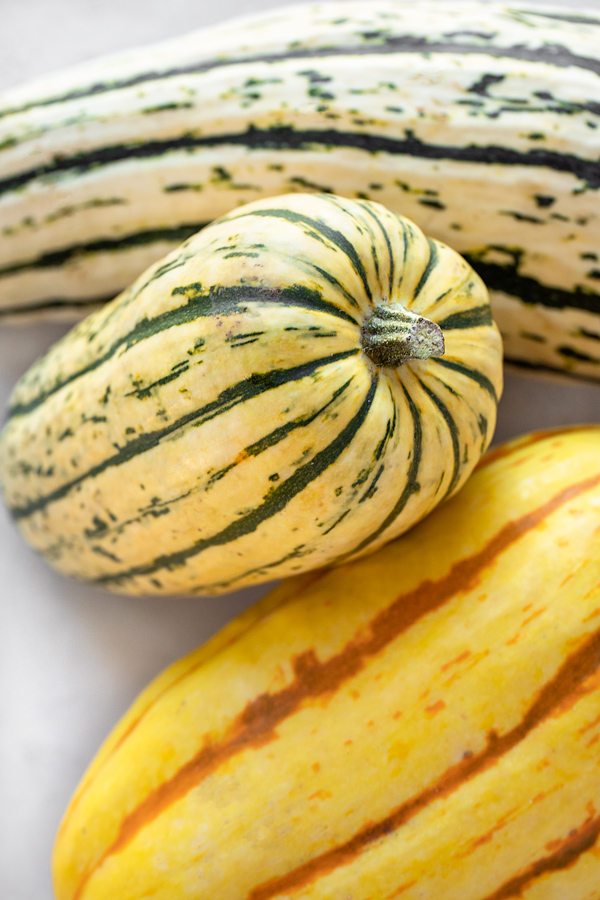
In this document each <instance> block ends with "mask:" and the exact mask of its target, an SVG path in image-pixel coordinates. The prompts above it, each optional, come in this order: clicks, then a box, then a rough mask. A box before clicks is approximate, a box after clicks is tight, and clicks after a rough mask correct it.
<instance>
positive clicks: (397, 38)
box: [0, 10, 600, 118]
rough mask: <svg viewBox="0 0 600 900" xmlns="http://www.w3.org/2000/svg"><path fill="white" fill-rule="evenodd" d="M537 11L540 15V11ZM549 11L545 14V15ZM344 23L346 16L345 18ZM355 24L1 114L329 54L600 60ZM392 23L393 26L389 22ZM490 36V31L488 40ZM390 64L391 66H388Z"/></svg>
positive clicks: (565, 62) (545, 48)
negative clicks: (279, 48) (328, 35)
mask: <svg viewBox="0 0 600 900" xmlns="http://www.w3.org/2000/svg"><path fill="white" fill-rule="evenodd" d="M527 12H528V14H529V15H532V14H534V13H535V11H534V10H528V11H527ZM535 14H536V15H544V13H542V12H537V13H535ZM546 15H548V13H546ZM562 18H563V20H564V21H565V22H568V21H570V19H571V18H572V17H568V16H566V15H565V16H562ZM346 21H348V20H346ZM350 21H351V20H350ZM574 21H575V22H578V21H582V22H583V17H581V16H578V17H577V18H576V19H574ZM584 24H590V25H594V24H598V23H597V21H596V20H595V19H592V18H587V17H586V18H585V22H584ZM356 26H357V27H359V26H360V28H361V30H362V29H364V30H363V31H362V37H363V38H364V39H365V43H364V44H361V45H359V46H356V45H351V46H329V47H301V48H298V49H287V50H285V51H283V52H280V53H264V54H255V55H253V56H251V55H248V56H242V57H231V58H229V59H210V60H206V61H205V62H197V63H190V64H189V65H187V66H173V67H171V68H169V69H164V70H162V71H147V72H141V73H140V74H139V75H133V76H131V77H129V78H123V79H117V80H114V81H109V82H96V83H95V84H92V85H89V86H86V87H82V88H78V89H75V90H73V91H69V92H67V93H65V94H59V95H57V96H54V97H47V98H46V99H44V100H37V101H32V102H31V103H25V104H23V105H21V106H15V107H9V108H7V109H4V110H0V118H2V117H5V116H9V115H15V114H17V113H22V112H25V111H26V110H29V109H36V108H38V107H44V106H52V105H54V104H58V103H66V102H68V101H70V100H80V99H83V98H85V97H94V96H97V95H99V94H106V93H109V92H111V91H118V90H126V89H127V88H130V87H135V86H136V85H138V84H145V83H147V82H149V81H161V80H164V79H167V78H175V77H178V76H180V75H187V74H200V73H202V72H209V71H212V70H213V69H219V68H224V67H227V66H237V65H247V64H252V63H277V62H286V61H287V60H293V59H299V60H300V59H312V58H318V59H319V60H320V61H321V62H322V63H323V64H326V61H327V58H335V57H339V56H342V57H343V56H349V57H352V56H365V55H372V54H373V55H375V54H376V55H382V54H396V53H426V54H430V53H442V54H443V53H456V54H459V55H464V56H466V55H469V54H476V55H477V56H489V57H491V58H499V59H518V60H525V61H528V62H543V63H545V64H546V65H550V66H555V67H558V68H567V67H571V66H576V67H578V68H582V69H587V70H589V71H592V72H596V74H600V62H599V61H598V60H597V59H595V58H593V57H588V56H582V55H581V54H576V53H573V52H572V51H571V50H569V48H568V47H565V46H564V45H562V44H549V43H543V44H541V45H540V46H538V47H531V46H527V45H526V44H525V42H523V43H520V44H516V45H514V46H494V45H492V44H491V43H490V42H489V40H488V42H486V43H485V44H484V43H481V42H479V43H469V42H467V41H464V40H462V41H461V40H456V41H448V40H437V41H432V40H430V39H428V38H426V37H419V36H417V35H413V34H402V33H400V34H390V29H389V28H386V29H385V30H378V31H373V30H372V29H371V30H367V28H368V25H367V23H366V22H364V21H363V22H361V23H358V22H357V23H356ZM391 27H393V26H391ZM458 36H460V37H465V33H464V30H463V31H462V32H460V33H459V35H458ZM532 36H535V32H533V31H532V30H531V29H528V34H527V38H528V39H530V38H531V37H532ZM493 37H494V35H493V34H490V35H489V38H490V39H491V38H493ZM391 68H392V69H393V68H394V66H393V64H391Z"/></svg>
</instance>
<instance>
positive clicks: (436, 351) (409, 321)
mask: <svg viewBox="0 0 600 900" xmlns="http://www.w3.org/2000/svg"><path fill="white" fill-rule="evenodd" d="M361 339H362V346H363V350H364V351H365V353H366V354H367V356H368V357H369V358H370V359H372V360H373V362H374V363H375V364H376V365H378V366H393V367H394V368H395V367H396V366H401V365H402V363H405V362H407V361H408V360H409V359H429V357H430V356H443V355H444V352H445V349H446V347H445V344H444V335H443V332H442V329H441V328H440V326H439V325H436V323H435V322H431V321H430V320H429V319H426V318H424V317H423V316H418V315H416V313H413V312H411V311H410V310H408V309H406V307H404V306H401V305H400V304H399V303H386V304H385V305H384V304H380V305H378V306H376V307H375V309H374V310H373V312H372V313H371V315H370V316H369V317H368V319H366V320H365V323H364V325H363V327H362V331H361Z"/></svg>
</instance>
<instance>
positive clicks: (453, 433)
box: [415, 376, 460, 497]
mask: <svg viewBox="0 0 600 900" xmlns="http://www.w3.org/2000/svg"><path fill="white" fill-rule="evenodd" d="M415 377H416V376H415ZM417 381H418V382H419V384H420V385H421V387H422V388H423V390H424V391H425V393H426V394H427V396H428V397H430V398H431V400H432V401H433V403H434V404H435V405H436V406H437V408H438V409H439V411H440V412H441V414H442V416H443V418H444V421H445V422H446V425H447V426H448V431H449V432H450V437H451V438H452V453H453V455H454V469H453V471H452V478H451V479H450V484H449V485H448V487H447V489H446V494H445V496H446V497H447V496H448V494H451V493H452V491H453V490H454V488H455V487H456V485H457V483H458V479H459V476H460V443H459V437H458V429H457V427H456V422H455V421H454V419H453V418H452V414H451V413H450V410H449V409H448V407H447V406H446V404H445V403H444V402H443V401H442V400H440V398H439V397H438V395H437V394H436V393H434V392H433V391H432V390H430V388H428V387H427V385H426V384H423V382H422V381H421V379H420V378H417Z"/></svg>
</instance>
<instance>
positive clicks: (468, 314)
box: [437, 303, 494, 331]
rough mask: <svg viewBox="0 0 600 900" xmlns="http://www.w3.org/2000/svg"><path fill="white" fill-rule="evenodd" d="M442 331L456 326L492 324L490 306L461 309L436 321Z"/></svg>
mask: <svg viewBox="0 0 600 900" xmlns="http://www.w3.org/2000/svg"><path fill="white" fill-rule="evenodd" d="M437 324H438V325H439V326H440V328H441V329H442V331H452V330H454V329H456V328H479V327H480V326H481V325H493V324H494V320H493V318H492V308H491V306H490V305H489V304H487V303H486V304H485V306H474V307H473V308H472V309H463V311H462V312H457V313H452V314H451V315H449V316H446V318H445V319H442V321H441V322H438V323H437Z"/></svg>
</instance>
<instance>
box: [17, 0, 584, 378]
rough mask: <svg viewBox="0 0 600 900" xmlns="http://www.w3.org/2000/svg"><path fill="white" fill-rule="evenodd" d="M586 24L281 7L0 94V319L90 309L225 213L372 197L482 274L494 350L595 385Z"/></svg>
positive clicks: (358, 6) (376, 2)
mask: <svg viewBox="0 0 600 900" xmlns="http://www.w3.org/2000/svg"><path fill="white" fill-rule="evenodd" d="M599 48H600V18H599V16H598V14H597V12H593V11H589V12H585V11H584V12H581V11H579V12H576V13H574V11H573V9H572V8H571V7H570V6H569V7H560V6H551V7H550V6H543V5H540V4H538V3H535V4H533V5H532V4H526V5H522V4H517V5H514V4H505V3H473V2H455V3H448V2H435V0H427V2H421V3H419V4H418V5H417V4H415V3H414V2H413V0H405V2H404V0H395V2H388V0H369V3H360V2H352V0H351V2H346V0H343V2H341V3H339V2H338V3H330V4H328V3H322V4H310V5H304V6H302V5H300V6H298V7H291V8H290V7H285V8H284V9H281V10H277V11H270V12H268V13H262V14H260V15H254V16H250V17H248V18H245V19H242V20H234V21H231V22H226V23H224V24H220V25H218V26H216V27H213V28H208V29H203V30H200V31H196V32H193V33H191V34H188V35H184V36H182V37H181V38H177V39H175V40H169V41H166V42H163V43H160V44H158V45H155V46H152V47H141V48H138V49H136V50H132V51H129V52H127V53H121V54H119V55H117V56H114V57H111V58H106V59H100V60H96V61H92V62H89V63H85V64H83V65H80V66H78V67H76V68H74V69H69V70H66V71H64V72H59V73H56V74H51V75H48V76H44V78H42V79H38V80H37V81H35V82H33V83H31V84H28V85H23V86H21V87H18V88H16V89H13V90H11V91H9V92H7V93H6V94H5V95H4V96H3V97H2V98H0V235H1V238H2V239H1V241H0V315H1V316H4V317H16V318H19V316H22V315H25V314H29V315H31V314H35V313H40V312H44V311H46V312H48V311H54V312H55V313H60V312H61V311H63V312H65V313H68V312H69V311H73V310H75V311H76V310H79V311H80V312H81V310H85V309H86V308H87V309H89V307H90V305H93V304H98V303H99V302H100V301H102V300H106V299H110V298H112V297H114V296H115V295H116V294H117V293H118V292H119V291H121V290H122V289H124V288H125V287H126V286H127V285H128V284H129V283H131V281H133V279H134V278H136V277H137V276H138V274H139V273H140V272H141V271H143V270H144V269H145V268H146V267H147V266H148V265H150V264H151V263H152V262H154V261H156V260H157V259H159V258H160V257H162V256H163V255H164V254H165V253H166V252H168V251H169V250H170V249H173V248H174V247H175V246H176V245H178V244H179V243H180V242H181V241H182V240H183V239H184V238H186V237H188V236H189V235H191V234H193V233H194V232H196V231H198V229H199V228H200V227H201V226H203V225H205V224H207V223H208V222H210V221H212V220H213V219H214V218H215V217H217V216H220V215H223V214H224V213H226V212H228V211H229V210H231V209H233V208H235V207H237V206H239V205H240V204H242V203H246V202H250V201H253V200H256V199H259V198H261V197H266V196H272V195H275V194H281V193H287V192H289V191H332V192H334V193H337V194H341V195H344V196H348V197H350V198H357V197H363V198H369V199H371V200H375V201H378V202H381V203H383V204H385V205H386V206H388V207H389V208H391V209H393V210H394V211H396V212H399V213H401V214H402V215H405V216H407V217H408V218H410V219H412V220H413V221H415V222H416V223H417V225H419V227H421V228H422V229H423V230H424V231H425V232H426V233H427V234H430V235H431V236H432V237H434V238H436V239H438V240H441V241H443V242H444V243H447V244H448V245H449V246H451V247H454V248H455V249H456V250H458V251H459V252H460V253H462V254H463V255H465V256H467V258H468V260H469V262H470V263H471V264H472V265H473V266H474V267H475V268H476V269H477V271H478V272H479V274H480V275H481V276H482V277H483V279H484V281H485V282H486V284H487V285H488V287H489V289H490V291H491V296H492V305H493V308H494V315H495V317H496V319H497V321H498V324H499V326H500V329H501V331H502V333H503V336H504V338H505V345H506V357H507V359H509V360H510V361H511V362H513V363H514V362H517V363H519V364H520V365H525V366H529V367H534V368H542V369H544V368H549V369H551V370H558V371H561V372H566V373H570V374H571V375H574V376H577V377H583V378H591V379H598V378H600V292H599V290H598V283H599V282H598V279H599V277H600V261H599V257H600V250H599V246H600V227H599V223H600V217H599V216H598V189H599V187H600V130H599V129H598V124H599V122H600V119H599V115H600V51H599Z"/></svg>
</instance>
